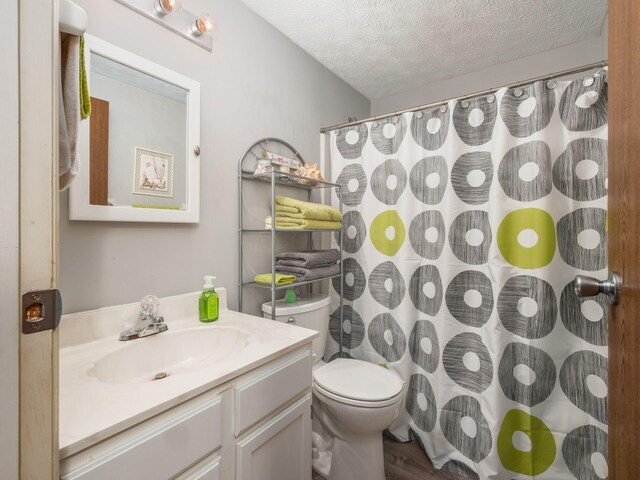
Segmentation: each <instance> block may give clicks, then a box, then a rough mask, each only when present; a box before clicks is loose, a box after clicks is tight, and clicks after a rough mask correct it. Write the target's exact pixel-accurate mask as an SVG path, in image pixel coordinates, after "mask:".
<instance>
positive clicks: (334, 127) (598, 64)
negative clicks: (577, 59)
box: [320, 60, 609, 133]
mask: <svg viewBox="0 0 640 480" xmlns="http://www.w3.org/2000/svg"><path fill="white" fill-rule="evenodd" d="M608 64H609V62H608V61H607V60H603V61H601V62H596V63H591V64H589V65H583V66H582V67H576V68H571V69H569V70H563V71H562V72H557V73H551V74H549V75H543V76H541V77H536V78H531V79H529V80H523V81H520V82H515V83H510V84H508V85H503V86H501V87H494V88H490V89H488V90H482V91H480V92H476V93H471V94H469V95H461V96H459V97H454V98H450V99H445V100H440V101H439V102H432V103H427V104H425V105H420V106H418V107H413V108H407V109H405V110H398V111H397V112H392V113H385V114H383V115H377V116H375V117H369V118H365V119H364V120H356V121H355V122H347V123H339V124H337V125H332V126H330V127H324V128H321V129H320V133H327V132H330V131H332V130H337V129H338V128H345V127H354V126H356V125H362V124H363V123H366V122H373V121H375V120H382V119H384V118H389V117H395V116H397V115H402V114H403V113H409V112H417V111H418V110H424V109H427V108H432V107H437V106H439V105H443V104H444V103H446V102H449V101H451V100H454V101H457V100H467V99H470V98H474V97H481V96H483V95H491V94H493V93H495V92H496V91H497V90H500V89H501V88H514V87H523V86H526V85H530V84H532V83H536V82H540V81H545V80H552V79H554V78H560V77H566V76H569V75H575V74H577V73H583V72H588V71H589V70H595V69H598V68H604V67H606V66H607V65H608Z"/></svg>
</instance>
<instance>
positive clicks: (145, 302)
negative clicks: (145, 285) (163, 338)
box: [120, 295, 169, 342]
mask: <svg viewBox="0 0 640 480" xmlns="http://www.w3.org/2000/svg"><path fill="white" fill-rule="evenodd" d="M159 305H160V300H158V297H156V296H154V295H147V296H146V297H144V298H143V299H142V300H141V301H140V313H138V321H137V322H136V324H135V325H134V326H133V327H131V328H130V329H128V330H125V331H124V332H122V333H121V334H120V341H123V342H126V341H129V340H136V339H138V338H143V337H148V336H150V335H155V334H156V333H161V332H166V331H167V330H168V329H169V327H167V324H166V323H164V318H162V317H161V316H158V314H157V312H158V306H159Z"/></svg>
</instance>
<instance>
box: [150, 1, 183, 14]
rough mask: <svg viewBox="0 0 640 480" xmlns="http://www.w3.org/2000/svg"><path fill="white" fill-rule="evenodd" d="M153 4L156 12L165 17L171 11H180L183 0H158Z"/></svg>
mask: <svg viewBox="0 0 640 480" xmlns="http://www.w3.org/2000/svg"><path fill="white" fill-rule="evenodd" d="M153 6H154V8H155V10H156V13H157V14H158V15H160V16H163V17H164V16H165V15H168V14H170V13H180V10H182V0H156V1H155V3H154V5H153Z"/></svg>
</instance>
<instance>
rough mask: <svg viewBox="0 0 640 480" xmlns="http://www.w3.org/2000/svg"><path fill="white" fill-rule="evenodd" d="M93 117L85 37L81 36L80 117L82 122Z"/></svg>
mask: <svg viewBox="0 0 640 480" xmlns="http://www.w3.org/2000/svg"><path fill="white" fill-rule="evenodd" d="M89 115H91V97H90V96H89V82H87V69H86V66H85V64H84V36H83V35H81V36H80V117H81V118H82V120H85V119H86V118H88V117H89Z"/></svg>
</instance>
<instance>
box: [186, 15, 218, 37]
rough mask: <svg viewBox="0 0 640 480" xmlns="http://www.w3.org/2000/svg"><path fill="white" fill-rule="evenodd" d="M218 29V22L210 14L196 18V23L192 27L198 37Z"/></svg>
mask: <svg viewBox="0 0 640 480" xmlns="http://www.w3.org/2000/svg"><path fill="white" fill-rule="evenodd" d="M215 28H216V22H215V20H214V19H213V15H211V14H209V13H201V14H200V15H198V18H196V21H195V22H194V23H193V25H192V26H191V30H192V31H193V34H194V35H196V36H200V35H203V34H205V33H210V32H212V31H213V30H214V29H215Z"/></svg>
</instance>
